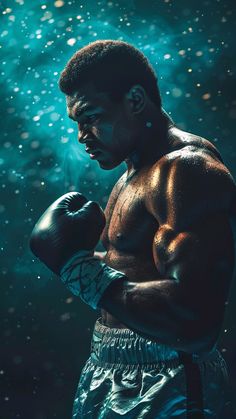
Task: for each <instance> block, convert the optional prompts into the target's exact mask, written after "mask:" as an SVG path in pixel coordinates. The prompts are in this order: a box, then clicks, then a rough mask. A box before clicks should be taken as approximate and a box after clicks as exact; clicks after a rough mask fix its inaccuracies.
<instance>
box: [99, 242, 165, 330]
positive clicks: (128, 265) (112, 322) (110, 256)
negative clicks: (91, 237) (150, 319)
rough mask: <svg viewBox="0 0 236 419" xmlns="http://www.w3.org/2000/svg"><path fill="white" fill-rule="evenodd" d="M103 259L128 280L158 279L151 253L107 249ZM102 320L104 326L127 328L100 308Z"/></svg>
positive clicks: (144, 280) (145, 280) (159, 277)
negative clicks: (119, 251)
mask: <svg viewBox="0 0 236 419" xmlns="http://www.w3.org/2000/svg"><path fill="white" fill-rule="evenodd" d="M103 261H104V262H105V263H106V264H107V265H108V266H110V267H111V268H113V269H116V270H118V271H121V272H123V273H124V274H125V275H126V276H127V278H128V280H129V282H147V281H153V280H158V279H159V280H160V279H161V276H160V274H159V273H158V271H157V269H156V267H155V264H154V261H153V259H152V255H140V254H139V255H128V254H119V253H118V252H117V251H115V250H114V249H113V250H108V251H107V253H106V255H105V257H104V259H103ZM101 316H102V322H103V324H104V325H105V326H108V327H111V328H112V327H115V328H127V326H125V325H124V324H123V323H121V322H119V320H118V319H116V318H115V317H114V316H112V315H111V314H110V313H108V312H107V311H106V310H103V309H102V310H101Z"/></svg>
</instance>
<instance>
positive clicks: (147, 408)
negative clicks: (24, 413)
mask: <svg viewBox="0 0 236 419" xmlns="http://www.w3.org/2000/svg"><path fill="white" fill-rule="evenodd" d="M72 417H73V419H82V418H89V419H118V418H127V419H143V418H146V419H147V418H149V419H162V418H163V419H164V418H165V419H169V418H178V419H184V418H185V419H203V418H217V419H231V418H232V419H233V417H235V416H234V415H233V412H232V406H231V402H230V400H229V388H228V375H227V369H226V364H225V361H224V359H223V358H222V356H221V355H220V353H219V352H218V351H217V350H214V351H212V352H211V353H209V354H208V355H207V356H205V357H204V358H202V357H201V358H200V357H199V356H197V355H191V354H186V353H180V352H177V351H175V350H174V349H172V348H170V347H168V346H165V345H162V344H159V343H157V342H154V341H152V340H149V339H146V338H143V337H141V336H139V335H138V334H137V333H135V332H133V331H131V330H129V329H117V328H109V327H106V326H104V325H103V324H102V322H101V319H98V320H97V321H96V323H95V328H94V333H93V337H92V344H91V354H90V357H89V359H88V361H87V362H86V364H85V366H84V368H83V370H82V373H81V377H80V381H79V385H78V388H77V392H76V396H75V400H74V406H73V416H72Z"/></svg>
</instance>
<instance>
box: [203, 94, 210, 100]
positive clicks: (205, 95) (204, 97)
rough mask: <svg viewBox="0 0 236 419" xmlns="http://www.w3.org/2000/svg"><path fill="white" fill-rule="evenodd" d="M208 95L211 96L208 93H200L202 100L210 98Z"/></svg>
mask: <svg viewBox="0 0 236 419" xmlns="http://www.w3.org/2000/svg"><path fill="white" fill-rule="evenodd" d="M210 97H211V94H210V93H204V95H202V99H203V100H208V99H210Z"/></svg>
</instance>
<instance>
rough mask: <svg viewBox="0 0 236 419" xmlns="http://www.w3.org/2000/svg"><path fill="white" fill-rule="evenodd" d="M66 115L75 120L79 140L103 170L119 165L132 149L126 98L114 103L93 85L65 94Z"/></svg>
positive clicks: (130, 119) (132, 134)
mask: <svg viewBox="0 0 236 419" xmlns="http://www.w3.org/2000/svg"><path fill="white" fill-rule="evenodd" d="M66 99H67V111H68V116H69V117H70V118H72V119H73V120H74V121H76V122H77V123H78V129H79V136H78V139H79V142H80V143H82V144H85V151H86V152H87V153H88V154H89V155H90V158H91V159H93V160H97V161H98V163H99V165H100V167H101V168H103V169H113V168H114V167H116V166H118V165H119V164H120V163H121V162H122V161H124V159H125V158H127V157H128V156H129V154H130V153H131V152H132V151H133V149H134V144H135V141H134V137H135V135H134V134H135V132H134V131H135V129H134V122H133V119H132V116H131V114H130V112H129V109H128V107H127V106H126V103H125V100H123V101H121V102H119V103H116V102H113V101H112V100H111V99H110V97H109V95H108V93H101V92H97V91H96V89H95V88H94V87H93V86H92V84H88V85H86V86H85V87H83V88H80V90H79V92H78V93H75V94H73V95H69V96H67V98H66Z"/></svg>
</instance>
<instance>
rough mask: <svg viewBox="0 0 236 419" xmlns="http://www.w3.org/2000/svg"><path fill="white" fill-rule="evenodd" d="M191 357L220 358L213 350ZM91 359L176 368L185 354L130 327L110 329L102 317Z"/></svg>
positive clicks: (97, 323) (93, 340) (95, 336)
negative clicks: (205, 354)
mask: <svg viewBox="0 0 236 419" xmlns="http://www.w3.org/2000/svg"><path fill="white" fill-rule="evenodd" d="M189 357H191V359H192V360H194V362H201V361H205V360H207V361H209V360H215V359H216V358H219V357H220V358H221V356H220V354H219V352H218V351H217V350H214V351H213V352H212V353H210V354H209V355H207V358H204V359H202V358H200V357H199V356H197V355H192V356H191V355H190V356H187V358H188V360H189ZM90 359H91V360H92V362H94V363H95V364H96V365H99V366H103V367H104V366H106V365H107V366H110V365H111V364H114V365H116V366H118V365H123V366H124V365H139V364H140V365H148V367H149V368H150V367H152V366H153V367H156V366H158V367H162V366H165V367H167V368H177V367H178V366H179V365H180V364H183V362H184V361H183V359H184V358H183V356H182V355H181V354H180V353H179V352H178V351H176V350H175V349H173V348H171V347H169V346H167V345H163V344H160V343H158V342H155V341H152V340H149V339H147V338H144V337H142V336H140V335H138V334H137V333H135V332H134V331H132V330H130V329H118V328H110V327H107V326H105V325H104V324H102V319H101V318H99V319H98V320H97V321H96V323H95V327H94V332H93V337H92V342H91V356H90Z"/></svg>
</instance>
